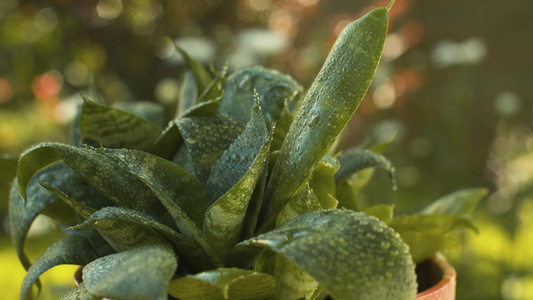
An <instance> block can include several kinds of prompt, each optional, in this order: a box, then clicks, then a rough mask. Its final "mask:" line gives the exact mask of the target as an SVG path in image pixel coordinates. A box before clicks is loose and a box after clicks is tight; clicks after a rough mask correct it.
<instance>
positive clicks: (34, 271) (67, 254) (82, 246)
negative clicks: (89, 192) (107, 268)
mask: <svg viewBox="0 0 533 300" xmlns="http://www.w3.org/2000/svg"><path fill="white" fill-rule="evenodd" d="M96 258H98V256H97V254H96V252H95V251H94V250H93V249H92V247H91V244H90V243H89V242H88V241H87V239H86V238H85V237H82V236H78V235H67V236H65V237H64V238H62V239H60V240H59V241H57V242H56V243H54V244H53V245H52V246H50V247H49V248H48V249H47V250H46V252H45V253H44V254H43V255H41V256H40V257H39V258H38V259H37V260H36V261H35V263H33V264H32V266H31V267H30V268H29V269H28V273H26V276H25V277H24V281H23V282H22V286H21V288H20V300H26V297H27V295H28V292H29V290H30V288H31V286H32V284H33V283H34V282H35V281H36V280H37V279H38V278H39V276H41V275H42V274H43V273H44V272H46V271H47V270H49V269H51V268H52V267H55V266H58V265H64V264H72V265H85V264H87V263H89V262H91V261H93V260H95V259H96Z"/></svg>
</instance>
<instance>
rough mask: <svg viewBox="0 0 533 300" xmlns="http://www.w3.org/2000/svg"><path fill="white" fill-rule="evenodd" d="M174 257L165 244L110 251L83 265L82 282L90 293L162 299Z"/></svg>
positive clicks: (128, 299) (123, 299)
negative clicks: (108, 253) (115, 251)
mask: <svg viewBox="0 0 533 300" xmlns="http://www.w3.org/2000/svg"><path fill="white" fill-rule="evenodd" d="M177 265H178V263H177V258H176V256H175V254H174V251H172V248H171V247H169V246H168V245H165V244H151V245H145V246H141V247H137V248H134V249H131V250H127V251H124V252H120V253H117V254H111V255H108V256H106V257H102V258H99V259H97V260H95V261H92V262H91V263H89V264H87V265H86V266H85V267H84V268H83V276H82V277H83V282H84V283H85V287H86V288H87V290H88V291H89V292H90V293H91V294H94V295H99V296H101V297H108V298H113V299H121V300H141V299H142V300H165V299H167V298H168V294H167V286H168V284H169V282H170V280H171V279H172V276H174V272H175V271H176V267H177Z"/></svg>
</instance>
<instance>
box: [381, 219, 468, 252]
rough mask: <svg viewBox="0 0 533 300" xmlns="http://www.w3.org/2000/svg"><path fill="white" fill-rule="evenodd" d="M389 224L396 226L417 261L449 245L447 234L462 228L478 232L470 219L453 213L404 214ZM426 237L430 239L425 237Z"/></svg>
mask: <svg viewBox="0 0 533 300" xmlns="http://www.w3.org/2000/svg"><path fill="white" fill-rule="evenodd" d="M389 226H390V227H392V228H394V230H396V231H397V232H398V233H399V234H400V236H401V237H402V239H403V240H404V241H405V242H406V243H407V244H408V245H409V248H410V249H412V250H411V251H412V252H413V253H414V254H413V259H415V262H420V261H423V260H424V259H426V258H429V257H431V256H433V255H435V253H436V252H437V251H440V250H443V249H441V248H442V247H441V246H447V245H449V242H447V239H446V236H447V235H449V234H450V233H452V232H455V231H457V230H462V229H470V230H473V231H474V232H477V229H476V227H475V226H474V225H473V224H472V223H471V222H470V221H469V220H467V219H465V218H463V217H459V216H452V215H411V216H403V217H398V218H395V219H393V220H392V221H391V222H390V223H389ZM425 237H428V239H427V240H426V239H424V238H425ZM414 251H416V252H414ZM415 255H416V256H415Z"/></svg>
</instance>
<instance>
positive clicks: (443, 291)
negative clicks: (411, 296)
mask: <svg viewBox="0 0 533 300" xmlns="http://www.w3.org/2000/svg"><path fill="white" fill-rule="evenodd" d="M429 260H430V261H431V262H432V263H434V264H435V265H437V266H438V267H439V269H441V270H442V279H441V280H440V281H439V282H438V283H437V284H435V285H434V286H432V287H430V288H429V289H426V290H424V291H422V292H420V293H418V294H417V295H416V300H430V299H446V300H448V299H450V300H451V299H455V286H456V279H457V273H456V271H455V269H454V268H453V266H452V265H450V264H449V263H448V262H447V261H446V260H445V259H444V258H443V257H442V256H434V257H432V258H430V259H429ZM437 296H439V297H440V298H436V297H437Z"/></svg>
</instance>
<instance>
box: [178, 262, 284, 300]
mask: <svg viewBox="0 0 533 300" xmlns="http://www.w3.org/2000/svg"><path fill="white" fill-rule="evenodd" d="M277 290H278V281H277V279H276V278H275V277H274V276H272V275H268V274H264V273H258V272H254V271H249V270H242V269H236V268H221V269H216V270H212V271H207V272H203V273H199V274H195V275H189V276H185V277H181V278H177V279H174V280H172V281H171V282H170V286H169V288H168V291H169V294H170V295H171V296H173V297H176V298H179V299H182V300H189V299H191V300H192V299H195V300H202V299H203V300H211V299H221V300H222V299H232V300H233V299H234V300H245V299H249V300H252V299H253V300H255V299H258V300H259V299H272V297H273V296H274V295H275V294H276V292H277Z"/></svg>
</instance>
